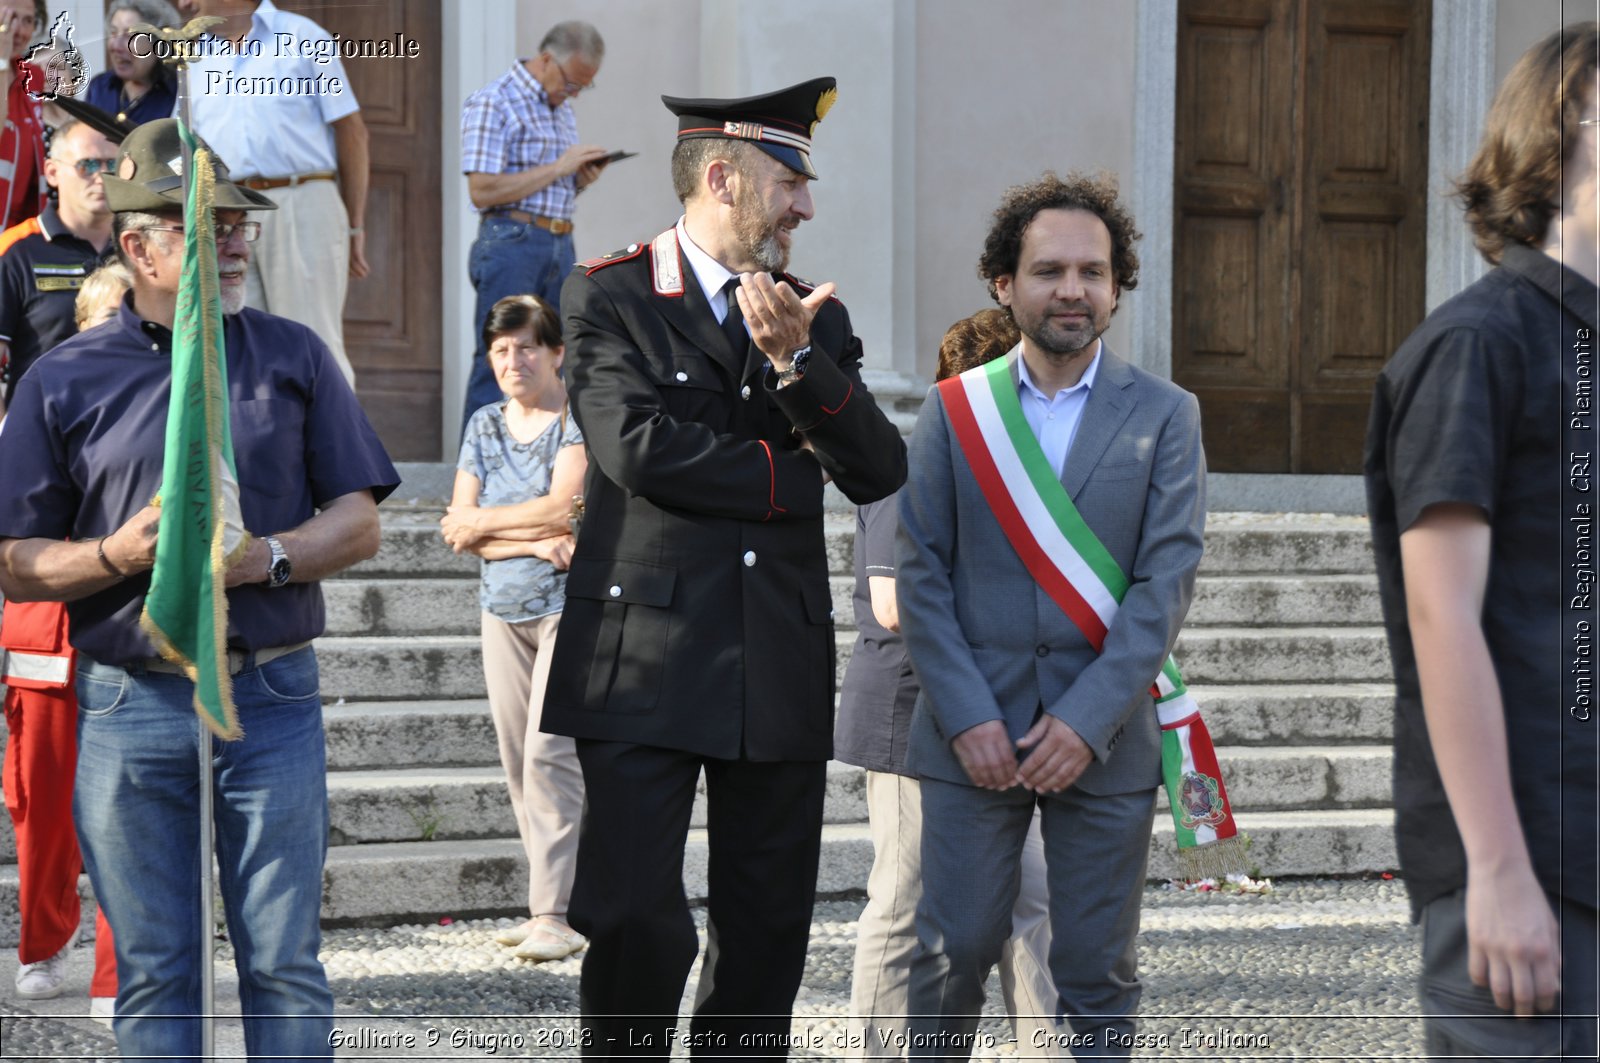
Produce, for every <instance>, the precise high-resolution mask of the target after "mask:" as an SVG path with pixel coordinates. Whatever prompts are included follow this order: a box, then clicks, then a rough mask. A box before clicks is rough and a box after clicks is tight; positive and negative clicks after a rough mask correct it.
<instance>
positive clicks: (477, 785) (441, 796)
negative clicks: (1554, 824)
mask: <svg viewBox="0 0 1600 1063" xmlns="http://www.w3.org/2000/svg"><path fill="white" fill-rule="evenodd" d="M1217 758H1218V761H1219V763H1220V764H1221V765H1222V771H1223V778H1224V780H1225V781H1226V782H1227V785H1228V796H1229V799H1230V800H1231V801H1232V803H1233V807H1234V809H1235V810H1236V811H1237V812H1238V814H1239V815H1240V816H1241V817H1246V816H1248V815H1250V814H1252V813H1254V812H1257V811H1264V812H1278V811H1293V810H1300V809H1312V810H1329V809H1336V808H1378V807H1382V806H1383V805H1386V804H1387V803H1388V801H1389V758H1390V754H1389V750H1387V749H1385V748H1383V747H1379V746H1340V747H1321V748H1317V747H1311V748H1303V749H1272V748H1260V747H1240V748H1231V747H1227V746H1223V747H1220V748H1219V749H1218V750H1217ZM328 789H329V793H328V801H329V819H330V824H331V825H330V834H329V837H330V842H331V844H333V845H366V844H371V843H374V842H402V841H405V842H410V841H454V840H468V839H474V838H507V837H512V836H514V835H515V834H516V831H517V828H516V822H515V820H514V819H513V818H512V814H511V806H510V803H509V800H508V798H507V795H506V784H505V775H504V773H503V772H501V770H500V769H499V767H498V766H495V767H473V768H452V769H448V770H443V771H441V770H437V769H431V768H411V769H402V770H390V771H340V772H331V773H330V774H329V776H328ZM704 794H705V783H704V780H703V779H702V780H701V785H700V793H699V796H698V797H697V798H696V801H695V807H694V812H693V818H692V820H691V823H692V825H693V826H695V827H702V826H704V825H705V800H704ZM866 818H867V805H866V772H865V770H863V769H861V768H858V767H855V766H853V765H849V764H841V763H839V762H837V761H834V762H831V763H829V765H828V788H827V796H826V798H825V802H824V806H823V819H824V821H825V822H827V823H863V822H865V821H866Z"/></svg>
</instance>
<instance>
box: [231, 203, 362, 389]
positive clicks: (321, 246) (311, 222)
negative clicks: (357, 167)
mask: <svg viewBox="0 0 1600 1063" xmlns="http://www.w3.org/2000/svg"><path fill="white" fill-rule="evenodd" d="M263 195H265V196H266V197H267V198H269V199H271V200H272V201H273V202H274V203H276V204H277V205H278V209H277V210H261V211H252V212H251V214H250V217H251V219H252V220H255V221H259V222H260V223H261V238H260V239H259V240H257V241H256V242H255V243H253V244H251V245H250V268H249V270H248V272H247V273H246V274H245V289H244V301H245V304H246V305H247V306H252V307H254V308H255V309H257V310H265V311H266V312H267V313H269V314H277V315H278V316H279V317H286V318H289V319H290V320H292V321H298V322H300V323H301V324H302V325H305V326H306V327H307V328H309V329H311V331H313V332H315V333H316V334H317V335H318V336H320V337H321V338H322V342H323V343H326V344H327V345H328V349H329V350H330V351H332V352H333V360H334V361H335V362H337V363H339V371H340V372H341V373H343V374H344V378H345V380H346V381H347V382H348V383H349V384H350V386H351V387H352V388H353V387H355V386H356V374H355V370H354V369H352V368H351V367H350V358H349V356H348V355H346V354H345V350H344V295H345V289H346V288H348V287H349V284H350V215H349V214H347V213H346V212H345V209H344V200H342V199H340V198H339V185H338V184H337V182H334V181H307V182H306V183H305V184H302V185H289V186H286V187H284V188H274V189H272V190H270V191H268V192H265V193H263Z"/></svg>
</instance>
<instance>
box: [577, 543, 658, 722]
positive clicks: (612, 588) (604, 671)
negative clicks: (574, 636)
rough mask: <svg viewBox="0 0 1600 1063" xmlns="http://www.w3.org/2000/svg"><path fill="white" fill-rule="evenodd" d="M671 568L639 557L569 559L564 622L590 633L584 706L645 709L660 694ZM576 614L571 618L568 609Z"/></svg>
mask: <svg viewBox="0 0 1600 1063" xmlns="http://www.w3.org/2000/svg"><path fill="white" fill-rule="evenodd" d="M677 577H678V573H677V570H675V569H671V568H667V567H665V566H663V565H651V564H646V563H645V562H642V561H621V560H608V559H587V560H576V559H575V560H574V561H573V562H572V569H571V570H570V571H569V572H568V573H567V604H566V609H565V613H566V617H565V622H567V623H571V622H572V621H573V620H574V619H578V620H580V621H581V629H582V630H587V631H592V632H593V633H594V651H593V656H592V658H591V660H590V662H589V681H588V687H587V689H586V691H585V694H584V699H583V701H584V705H586V706H587V707H588V708H590V709H593V710H598V711H601V712H621V713H645V712H649V711H650V710H652V709H654V708H655V706H656V702H657V701H658V700H659V699H660V696H661V681H662V671H663V669H664V668H665V664H666V658H667V637H668V635H669V634H670V633H671V630H672V610H671V605H672V595H673V590H674V587H675V585H676V583H677ZM574 612H576V613H577V614H578V616H577V617H576V618H575V617H574V616H573V613H574Z"/></svg>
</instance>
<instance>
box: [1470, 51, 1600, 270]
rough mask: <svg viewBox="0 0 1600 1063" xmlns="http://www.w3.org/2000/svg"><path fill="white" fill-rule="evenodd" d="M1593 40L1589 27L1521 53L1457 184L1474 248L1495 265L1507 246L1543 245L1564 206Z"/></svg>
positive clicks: (1592, 64) (1591, 72) (1590, 79)
mask: <svg viewBox="0 0 1600 1063" xmlns="http://www.w3.org/2000/svg"><path fill="white" fill-rule="evenodd" d="M1597 38H1600V25H1597V24H1596V23H1594V22H1575V23H1573V24H1572V25H1570V26H1567V27H1565V28H1563V29H1561V30H1559V31H1557V32H1555V33H1552V34H1551V35H1550V36H1548V37H1546V38H1545V39H1544V40H1542V41H1540V42H1539V43H1538V44H1536V45H1534V46H1533V47H1532V48H1530V49H1528V50H1527V51H1526V52H1524V53H1523V55H1522V58H1521V59H1518V60H1517V64H1516V66H1514V67H1512V68H1511V73H1509V74H1507V75H1506V80H1505V83H1504V84H1502V85H1501V86H1500V91H1499V92H1498V93H1496V94H1495V98H1494V103H1493V104H1492V105H1491V106H1490V107H1489V114H1488V117H1486V118H1485V119H1484V128H1483V140H1482V141H1481V142H1480V143H1479V144H1478V153H1477V154H1476V155H1474V156H1473V157H1472V162H1471V163H1470V164H1469V165H1468V166H1467V169H1466V172H1465V173H1463V174H1462V175H1461V178H1460V179H1459V180H1458V181H1457V182H1456V187H1455V194H1456V196H1457V197H1458V198H1460V200H1461V202H1462V205H1463V206H1465V207H1466V211H1467V224H1468V225H1470V226H1472V239H1473V243H1475V244H1476V245H1477V247H1478V253H1479V254H1481V255H1483V257H1484V258H1486V259H1488V260H1489V262H1490V263H1492V264H1497V263H1499V261H1500V255H1501V253H1502V252H1503V251H1504V250H1505V248H1506V245H1507V244H1508V243H1518V244H1535V243H1538V242H1539V241H1541V240H1543V239H1544V236H1545V232H1546V230H1547V229H1549V227H1550V219H1551V218H1553V217H1554V216H1555V215H1556V212H1557V211H1558V210H1560V209H1561V206H1560V205H1561V168H1562V165H1563V164H1564V163H1565V162H1566V161H1567V159H1568V158H1570V157H1571V156H1572V149H1573V146H1574V145H1575V144H1576V143H1577V141H1578V132H1579V126H1578V122H1579V121H1580V120H1581V119H1582V118H1583V114H1582V111H1583V107H1584V101H1585V100H1587V99H1588V97H1589V93H1590V92H1591V91H1592V86H1593V85H1594V76H1595V68H1596V60H1595V48H1596V43H1597Z"/></svg>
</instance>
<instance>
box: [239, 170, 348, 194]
mask: <svg viewBox="0 0 1600 1063" xmlns="http://www.w3.org/2000/svg"><path fill="white" fill-rule="evenodd" d="M338 176H339V175H338V174H336V173H334V172H333V171H332V170H319V171H317V172H316V173H299V174H295V175H294V176H293V177H240V178H237V179H236V180H235V181H234V183H235V184H240V185H244V186H245V187H246V188H253V189H255V190H256V191H257V192H265V191H267V190H268V189H272V188H293V187H294V186H295V185H303V184H305V183H306V182H307V181H332V180H334V179H335V178H336V177H338Z"/></svg>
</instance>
